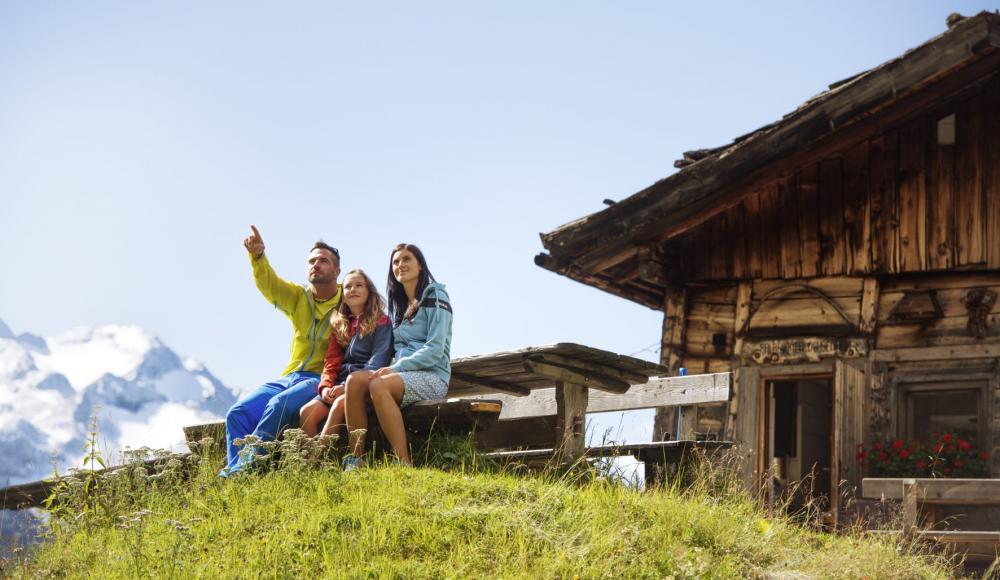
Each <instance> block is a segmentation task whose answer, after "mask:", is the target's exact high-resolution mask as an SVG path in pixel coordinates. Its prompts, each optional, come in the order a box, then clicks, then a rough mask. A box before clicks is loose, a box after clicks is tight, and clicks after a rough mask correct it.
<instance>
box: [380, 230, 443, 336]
mask: <svg viewBox="0 0 1000 580" xmlns="http://www.w3.org/2000/svg"><path fill="white" fill-rule="evenodd" d="M400 250H409V251H410V253H411V254H413V257H414V258H416V259H417V263H418V264H420V275H419V276H418V277H417V295H416V299H417V303H416V304H414V305H412V306H410V305H409V304H408V302H409V300H408V299H407V298H406V289H405V288H403V283H402V282H400V281H399V280H396V277H395V276H393V275H392V257H393V256H395V255H396V252H398V251H400ZM434 281H435V280H434V275H433V274H431V271H430V269H429V268H427V260H426V259H425V258H424V253H423V252H421V251H420V248H418V247H416V246H414V245H413V244H396V247H395V248H393V249H392V252H390V253H389V281H388V284H387V285H386V291H385V292H386V295H387V296H388V297H389V318H391V319H392V323H393V324H394V325H396V326H399V325H400V324H402V323H403V320H404V319H406V320H411V319H412V318H413V317H414V316H415V315H416V314H417V310H418V309H419V308H420V297H421V296H423V294H424V290H425V289H426V288H427V285H428V284H430V283H431V282H434Z"/></svg>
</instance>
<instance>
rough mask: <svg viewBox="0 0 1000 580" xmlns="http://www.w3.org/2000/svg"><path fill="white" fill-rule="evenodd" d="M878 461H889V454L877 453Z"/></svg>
mask: <svg viewBox="0 0 1000 580" xmlns="http://www.w3.org/2000/svg"><path fill="white" fill-rule="evenodd" d="M878 460H879V461H888V460H889V454H888V453H886V452H885V451H879V452H878Z"/></svg>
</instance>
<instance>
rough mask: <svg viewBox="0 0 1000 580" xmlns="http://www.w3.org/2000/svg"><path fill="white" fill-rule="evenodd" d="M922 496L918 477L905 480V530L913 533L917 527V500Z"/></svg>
mask: <svg viewBox="0 0 1000 580" xmlns="http://www.w3.org/2000/svg"><path fill="white" fill-rule="evenodd" d="M919 496H920V486H919V485H917V480H916V479H911V478H907V479H904V480H903V532H904V533H907V534H909V533H911V532H913V531H914V530H915V529H916V527H917V500H918V499H919Z"/></svg>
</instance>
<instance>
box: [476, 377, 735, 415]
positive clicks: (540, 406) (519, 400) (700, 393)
mask: <svg viewBox="0 0 1000 580" xmlns="http://www.w3.org/2000/svg"><path fill="white" fill-rule="evenodd" d="M729 384H730V376H729V373H718V374H710V375H691V376H685V377H660V378H654V379H651V380H650V381H649V382H647V383H645V384H640V385H632V387H631V388H630V389H629V390H628V392H626V393H622V394H615V393H606V392H600V391H593V390H592V391H591V392H590V395H589V398H588V402H587V412H588V413H602V412H607V411H630V410H635V409H648V408H650V407H656V406H679V405H681V406H682V405H698V404H704V403H723V402H726V401H727V400H729ZM482 397H483V398H484V399H490V400H497V401H499V402H501V403H502V405H503V410H501V411H500V420H501V421H507V420H510V419H519V418H523V417H537V416H545V415H554V414H556V411H557V405H556V393H555V389H554V388H549V389H538V390H535V391H532V393H531V395H529V396H527V397H515V396H510V395H482ZM476 399H477V397H472V398H471V400H476Z"/></svg>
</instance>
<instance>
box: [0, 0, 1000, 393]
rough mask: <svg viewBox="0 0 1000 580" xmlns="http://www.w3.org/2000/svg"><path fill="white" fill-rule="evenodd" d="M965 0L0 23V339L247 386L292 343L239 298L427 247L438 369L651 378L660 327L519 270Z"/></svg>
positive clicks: (440, 8)
mask: <svg viewBox="0 0 1000 580" xmlns="http://www.w3.org/2000/svg"><path fill="white" fill-rule="evenodd" d="M995 8H996V6H991V5H989V4H987V3H982V2H950V3H947V4H945V3H940V2H901V1H900V2H884V3H871V2H853V1H852V2H840V3H838V4H837V5H836V6H834V5H832V4H827V5H820V4H813V3H806V2H773V3H748V2H716V3H701V4H699V3H680V2H631V3H610V2H587V1H584V2H558V3H557V2H552V3H541V2H517V1H508V2H495V3H472V2H420V3H417V2H407V3H360V2H350V3H343V2H340V3H333V2H329V3H320V2H297V3H281V4H280V5H278V4H276V3H269V2H213V3H201V2H170V3H139V2H87V3H49V2H14V1H7V2H2V3H0V248H2V249H3V255H4V258H5V260H4V261H5V264H4V270H5V274H4V276H3V282H2V283H0V319H3V320H4V321H6V322H7V323H8V325H10V326H11V328H13V329H14V331H15V332H23V331H30V332H34V333H37V334H51V333H55V332H59V331H61V330H65V329H68V328H71V327H74V326H79V325H96V324H104V323H124V324H137V325H140V326H142V327H144V328H146V329H148V330H150V331H151V332H154V333H155V334H157V335H159V336H160V337H161V338H162V339H163V340H164V341H166V342H167V344H169V345H170V346H172V347H173V348H174V349H175V350H177V351H179V352H180V353H182V354H186V355H191V356H194V357H195V358H197V359H199V360H202V361H203V362H205V363H206V364H207V365H208V367H209V368H210V369H211V370H212V371H213V372H215V373H216V374H217V375H218V376H219V377H220V378H221V379H222V380H223V381H225V382H226V383H228V384H230V385H231V386H234V387H236V388H238V389H241V388H245V387H248V386H252V385H254V384H256V383H259V382H262V381H263V380H266V379H269V378H272V377H274V376H275V375H276V374H277V373H278V372H279V371H280V369H281V368H282V367H283V366H284V364H285V362H286V360H287V348H288V341H289V337H290V329H289V326H288V323H287V322H286V320H285V319H284V318H283V317H282V315H281V314H280V313H278V312H277V311H275V310H273V309H272V308H271V307H270V306H269V305H268V304H267V303H266V302H265V301H264V300H263V299H262V298H261V297H260V296H259V295H258V293H257V291H256V289H255V288H254V287H253V284H252V281H251V277H250V271H249V266H248V264H247V260H246V258H245V253H244V250H243V248H242V245H241V240H242V238H243V237H244V236H245V235H246V234H247V231H248V226H249V224H251V223H254V224H257V226H258V227H259V228H260V230H261V233H262V234H263V236H264V240H265V242H266V243H267V247H268V250H267V251H268V255H269V256H270V259H271V261H272V263H273V264H274V265H275V267H276V269H277V270H278V272H279V274H281V275H283V276H284V277H286V278H288V279H291V280H296V281H303V280H304V279H305V257H306V254H307V251H308V248H309V246H310V245H311V243H312V241H314V240H315V239H316V238H319V237H322V238H324V239H325V240H327V241H328V242H330V243H331V244H333V245H335V246H337V247H339V248H340V249H341V252H342V255H343V266H344V267H345V269H346V268H354V267H361V268H364V269H366V270H367V271H368V272H369V273H370V274H371V275H372V276H373V278H375V279H376V280H377V281H379V282H382V281H383V280H385V277H386V273H387V267H388V252H389V249H390V248H391V247H392V246H393V245H394V244H395V243H397V242H400V241H407V242H411V243H416V244H418V245H419V246H421V247H422V248H423V250H424V252H425V253H426V255H427V257H428V260H429V263H430V267H431V270H432V271H433V272H434V274H435V275H436V276H437V278H438V279H439V280H440V281H442V282H444V283H446V284H447V286H448V290H449V292H450V294H451V296H452V298H453V302H454V307H455V327H454V341H453V354H454V355H456V356H462V355H470V354H477V353H484V352H492V351H496V350H503V349H509V348H517V347H522V346H528V345H538V344H546V343H551V342H559V341H570V342H579V343H583V344H588V345H591V346H595V347H600V348H606V349H609V350H613V351H616V352H620V353H625V354H631V353H637V352H639V353H640V356H644V357H646V358H652V359H655V358H656V353H655V351H654V350H651V349H648V347H650V345H652V344H654V343H656V342H657V341H658V338H659V326H660V313H658V312H654V311H652V310H649V309H647V308H644V307H641V306H638V305H635V304H632V303H629V302H626V301H624V300H620V299H617V298H614V297H612V296H610V295H607V294H604V293H602V292H600V291H598V290H595V289H591V288H588V287H585V286H582V285H580V284H577V283H575V282H572V281H570V280H568V279H565V278H561V277H559V276H556V275H554V274H552V273H549V272H547V271H544V270H542V269H540V268H538V267H536V266H535V265H534V263H533V261H532V259H533V256H534V255H535V254H536V253H538V252H539V251H541V250H542V247H541V243H540V241H539V239H538V233H539V232H544V231H550V230H552V229H554V228H555V227H557V226H559V225H561V224H563V223H566V222H568V221H571V220H574V219H576V218H579V217H582V216H584V215H586V214H588V213H591V212H594V211H598V210H600V209H601V208H602V207H604V206H603V205H602V203H601V201H602V200H603V199H605V198H611V199H620V198H622V197H626V196H628V195H630V194H632V193H634V192H636V191H638V190H640V189H642V188H644V187H646V186H647V185H649V184H651V183H652V182H654V181H656V180H658V179H660V178H662V177H665V176H666V175H668V174H670V173H672V172H673V171H674V169H673V166H672V163H673V160H674V159H677V158H679V157H680V155H681V152H682V151H684V150H686V149H694V148H699V147H706V146H715V145H719V144H722V143H726V142H728V141H730V140H731V139H732V138H733V137H736V136H738V135H741V134H743V133H745V132H747V131H751V130H753V129H755V128H757V127H759V126H761V125H763V124H766V123H768V122H771V121H773V120H775V119H777V118H779V117H780V116H781V115H783V114H785V113H787V112H789V111H791V110H793V109H794V108H795V107H796V106H797V105H798V104H800V103H801V102H802V101H804V100H806V99H807V98H809V97H810V96H812V95H814V94H816V93H818V92H820V91H822V90H823V89H824V88H825V87H826V85H828V84H829V83H831V82H834V81H837V80H840V79H842V78H844V77H847V76H850V75H853V74H855V73H857V72H859V71H861V70H864V69H867V68H870V67H872V66H875V65H877V64H879V63H881V62H884V61H885V60H888V59H890V58H893V57H895V56H898V55H900V54H902V53H903V52H904V51H905V50H907V49H909V48H912V47H914V46H916V45H918V44H920V43H922V42H924V41H926V40H928V39H929V38H931V37H933V36H935V35H937V34H940V33H941V32H943V31H944V30H945V17H946V16H947V14H948V13H949V12H952V11H958V12H962V13H964V14H972V13H975V12H978V11H980V10H984V9H989V10H993V9H995Z"/></svg>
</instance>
